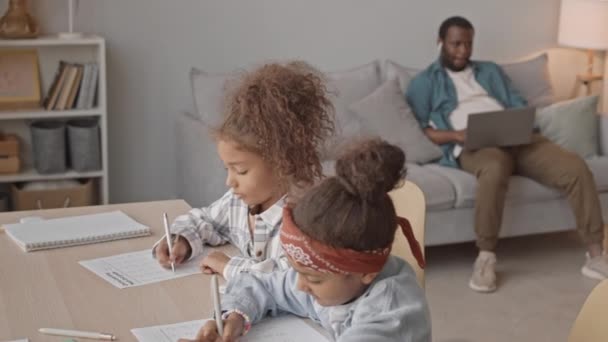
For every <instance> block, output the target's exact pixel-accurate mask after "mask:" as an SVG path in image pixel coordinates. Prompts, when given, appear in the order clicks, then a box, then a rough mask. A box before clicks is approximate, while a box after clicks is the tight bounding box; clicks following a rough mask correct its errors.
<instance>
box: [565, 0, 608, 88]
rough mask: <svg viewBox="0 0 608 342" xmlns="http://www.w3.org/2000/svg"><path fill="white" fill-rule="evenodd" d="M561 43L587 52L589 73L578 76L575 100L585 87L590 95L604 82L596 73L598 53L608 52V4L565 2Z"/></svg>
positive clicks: (579, 0)
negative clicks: (600, 82)
mask: <svg viewBox="0 0 608 342" xmlns="http://www.w3.org/2000/svg"><path fill="white" fill-rule="evenodd" d="M558 42H559V44H560V45H564V46H569V47H574V48H581V49H585V50H587V71H586V73H585V74H579V75H577V76H576V81H575V84H574V88H573V89H572V97H576V95H577V94H578V91H579V89H580V87H581V85H582V86H584V87H585V88H586V94H587V95H590V94H591V85H592V83H593V82H599V81H601V80H602V79H603V76H602V75H600V74H594V73H593V58H594V53H595V51H605V50H608V1H606V0H562V5H561V11H560V18H559V33H558Z"/></svg>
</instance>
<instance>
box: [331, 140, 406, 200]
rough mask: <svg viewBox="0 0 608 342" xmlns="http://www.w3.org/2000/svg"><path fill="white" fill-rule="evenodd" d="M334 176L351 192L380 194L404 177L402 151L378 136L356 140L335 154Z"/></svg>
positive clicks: (369, 195) (370, 197)
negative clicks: (337, 156) (338, 156)
mask: <svg viewBox="0 0 608 342" xmlns="http://www.w3.org/2000/svg"><path fill="white" fill-rule="evenodd" d="M336 177H337V178H338V180H339V181H340V182H341V183H343V184H344V185H345V188H346V189H347V191H349V192H351V193H353V195H358V196H360V197H361V198H363V199H366V200H374V199H377V198H380V197H382V196H384V195H385V194H386V193H387V192H389V191H391V190H393V189H394V188H395V187H396V186H397V184H398V183H399V182H400V181H401V180H402V179H403V178H404V177H405V153H404V152H403V150H401V149H400V148H399V147H397V146H395V145H391V144H389V143H387V142H386V141H384V140H381V139H371V140H366V141H363V142H359V143H357V144H355V145H353V146H352V147H351V148H349V149H348V150H347V151H346V152H345V153H343V154H342V155H341V156H340V158H338V161H337V162H336Z"/></svg>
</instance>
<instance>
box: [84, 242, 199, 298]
mask: <svg viewBox="0 0 608 342" xmlns="http://www.w3.org/2000/svg"><path fill="white" fill-rule="evenodd" d="M206 250H209V249H206ZM205 255H207V253H203V254H201V255H200V256H198V257H197V258H194V259H192V260H190V261H188V262H186V263H184V264H181V265H179V266H178V267H175V273H173V271H171V269H166V268H163V267H162V266H161V265H160V264H159V263H158V260H156V259H154V257H153V256H152V250H151V249H146V250H143V251H139V252H132V253H125V254H119V255H114V256H110V257H105V258H99V259H93V260H85V261H80V262H79V264H80V265H82V266H84V267H85V268H87V269H88V270H89V271H91V272H93V273H95V274H97V275H98V276H100V277H101V278H103V279H105V280H106V281H107V282H109V283H110V284H112V285H114V286H116V287H118V288H120V289H124V288H127V287H134V286H141V285H147V284H152V283H158V282H161V281H165V280H171V279H176V278H181V277H185V276H189V275H193V274H197V273H201V270H200V268H199V265H200V261H201V260H202V259H203V258H204V257H205Z"/></svg>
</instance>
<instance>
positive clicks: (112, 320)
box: [0, 200, 230, 342]
mask: <svg viewBox="0 0 608 342" xmlns="http://www.w3.org/2000/svg"><path fill="white" fill-rule="evenodd" d="M116 209H120V210H122V211H124V212H125V213H127V214H128V215H129V216H131V217H132V218H133V219H135V220H137V221H139V222H141V223H143V224H145V225H147V226H149V227H150V228H151V229H152V231H153V235H152V236H148V237H144V238H135V239H127V240H118V241H113V242H104V243H99V244H91V245H84V246H77V247H69V248H60V249H52V250H45V251H37V252H31V253H25V252H23V251H21V249H20V248H19V247H17V245H16V244H15V243H14V242H13V241H11V239H10V238H9V237H8V236H7V235H6V233H0V341H4V340H12V339H17V338H29V339H30V341H32V342H37V341H64V340H65V338H62V337H56V336H47V335H42V334H40V333H38V329H39V328H43V327H49V328H63V329H77V330H87V331H103V332H111V333H114V334H115V335H116V337H117V338H118V339H119V340H120V341H135V337H134V336H133V335H132V334H131V332H130V330H131V329H133V328H140V327H145V326H150V325H159V324H170V323H177V322H183V321H189V320H194V319H201V318H207V317H211V316H212V314H213V305H212V303H211V301H210V300H208V299H209V297H210V292H209V291H210V286H209V276H207V275H203V274H201V275H193V276H188V277H183V278H179V279H175V280H170V281H165V282H160V283H156V284H151V285H145V286H140V287H134V288H128V289H122V290H121V289H118V288H115V287H114V286H112V285H111V284H109V283H108V282H106V281H105V280H103V279H101V278H99V277H98V276H97V275H95V274H93V273H92V272H90V271H89V270H87V269H85V268H84V267H82V266H80V265H79V264H78V262H79V261H81V260H88V259H94V258H99V257H105V256H111V255H116V254H121V253H126V252H133V251H139V250H143V249H146V248H150V247H151V246H152V244H153V243H154V242H155V241H156V240H158V239H159V238H160V237H161V236H162V235H163V234H164V233H163V228H162V227H163V225H162V220H161V213H162V212H164V211H166V212H167V213H168V214H169V217H170V219H173V218H174V217H175V216H177V215H179V214H183V213H185V212H187V211H188V210H189V209H190V206H189V205H188V204H186V202H184V201H182V200H172V201H161V202H146V203H131V204H118V205H108V206H94V207H82V208H70V209H51V210H42V211H35V212H25V211H24V212H9V213H2V214H0V224H3V223H12V222H18V220H19V218H21V217H25V216H32V215H35V216H41V217H45V218H52V217H61V216H74V215H81V214H89V213H97V212H104V211H109V210H116ZM228 248H230V247H228Z"/></svg>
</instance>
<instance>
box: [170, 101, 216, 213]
mask: <svg viewBox="0 0 608 342" xmlns="http://www.w3.org/2000/svg"><path fill="white" fill-rule="evenodd" d="M175 130H176V142H175V160H176V163H177V165H176V166H177V167H176V169H177V180H176V181H177V182H176V185H177V196H178V198H182V199H184V200H185V201H186V202H188V203H189V204H190V205H191V206H193V207H202V206H206V205H209V204H211V203H212V202H213V201H215V200H217V199H218V198H220V197H221V195H222V194H223V193H225V192H226V190H227V188H226V185H225V183H224V180H225V172H224V167H223V163H222V161H221V160H220V158H219V157H218V155H217V152H216V148H215V142H214V141H213V139H212V138H211V135H210V134H209V128H208V127H207V126H206V125H205V124H204V123H203V122H202V121H201V120H200V119H199V118H198V117H197V116H195V115H193V114H191V113H188V112H183V113H179V114H178V115H177V116H176V121H175Z"/></svg>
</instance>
